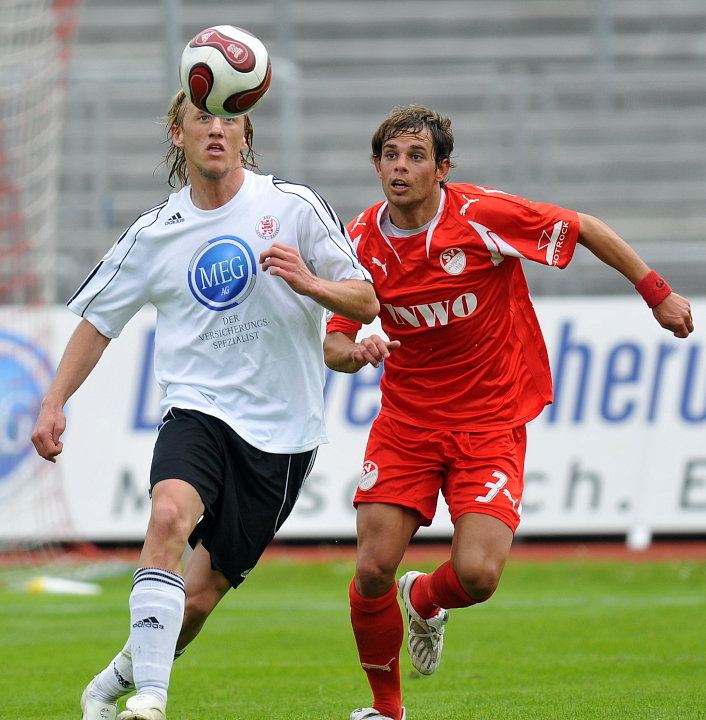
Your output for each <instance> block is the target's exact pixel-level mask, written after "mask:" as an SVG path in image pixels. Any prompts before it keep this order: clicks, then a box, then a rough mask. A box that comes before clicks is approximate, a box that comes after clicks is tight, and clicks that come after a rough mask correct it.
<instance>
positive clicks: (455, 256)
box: [439, 247, 466, 275]
mask: <svg viewBox="0 0 706 720" xmlns="http://www.w3.org/2000/svg"><path fill="white" fill-rule="evenodd" d="M439 262H440V263H441V267H442V268H443V269H444V270H446V272H447V273H448V274H449V275H460V274H461V273H462V272H463V271H464V270H465V268H466V253H464V252H463V250H461V248H458V247H452V248H446V250H444V251H443V252H442V253H441V254H440V255H439Z"/></svg>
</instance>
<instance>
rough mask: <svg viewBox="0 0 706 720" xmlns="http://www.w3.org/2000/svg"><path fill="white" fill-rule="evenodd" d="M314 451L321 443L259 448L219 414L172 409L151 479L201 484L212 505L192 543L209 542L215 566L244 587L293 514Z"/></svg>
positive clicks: (205, 498) (204, 498)
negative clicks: (285, 450) (303, 448)
mask: <svg viewBox="0 0 706 720" xmlns="http://www.w3.org/2000/svg"><path fill="white" fill-rule="evenodd" d="M315 458H316V449H314V450H309V451H307V452H302V453H294V454H275V453H268V452H265V451H264V450H258V449H257V448H255V447H253V446H252V445H250V444H249V443H247V442H245V440H243V439H242V438H241V437H240V436H239V435H238V434H237V433H235V432H234V431H233V429H232V428H230V427H229V426H228V425H227V424H226V423H224V422H223V421H222V420H219V419H218V418H215V417H212V416H210V415H206V414H205V413H201V412H198V411H196V410H182V409H179V408H173V409H172V410H170V411H169V412H168V413H167V415H166V416H165V418H164V424H163V425H162V426H161V428H160V430H159V435H158V436H157V441H156V443H155V446H154V454H153V457H152V468H151V471H150V486H151V487H154V486H155V485H156V484H157V483H158V482H159V481H160V480H166V479H169V478H177V479H179V480H184V481H185V482H188V483H189V484H190V485H192V486H193V487H194V488H195V489H196V491H197V492H198V494H199V495H200V497H201V501H202V502H203V504H204V507H205V508H206V509H205V511H204V515H203V518H202V519H201V520H200V521H199V523H198V524H197V525H196V528H195V529H194V531H193V533H192V534H191V537H190V538H189V544H190V545H191V546H192V547H195V546H196V544H197V543H198V542H199V541H201V542H203V546H204V548H206V550H208V552H209V553H210V555H211V567H212V568H213V569H214V570H217V571H218V572H221V573H223V575H225V577H226V578H228V580H229V581H230V583H231V584H232V585H233V587H237V586H238V585H240V583H241V582H243V580H245V578H246V576H247V574H248V573H249V572H250V570H252V568H253V567H255V564H256V563H257V561H258V560H259V559H260V556H261V555H262V553H263V552H264V551H265V548H266V547H267V546H268V545H269V543H270V542H271V540H272V538H274V536H275V533H276V532H277V530H279V528H280V526H281V525H282V523H283V522H284V521H285V520H286V519H287V518H288V517H289V514H290V513H291V511H292V508H293V507H294V503H295V502H296V499H297V497H298V495H299V492H300V490H301V486H302V484H303V483H304V480H305V479H306V477H307V475H308V474H309V472H310V471H311V468H312V466H313V464H314V459H315Z"/></svg>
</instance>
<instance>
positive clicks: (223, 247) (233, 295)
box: [189, 235, 257, 310]
mask: <svg viewBox="0 0 706 720" xmlns="http://www.w3.org/2000/svg"><path fill="white" fill-rule="evenodd" d="M256 274H257V266H256V265H255V257H254V256H253V254H252V250H251V249H250V247H249V246H248V245H247V243H245V242H244V241H243V240H241V239H240V238H237V237H233V236H232V235H221V236H220V237H217V238H213V240H209V241H208V242H206V243H204V244H203V245H202V246H201V247H200V248H199V249H198V250H197V251H196V252H195V253H194V256H193V257H192V258H191V262H190V263H189V288H190V289H191V292H192V294H193V296H194V297H195V298H196V299H197V300H198V301H199V302H200V303H201V304H202V305H205V306H206V307H207V308H209V310H228V309H229V308H232V307H235V306H236V305H240V303H242V302H243V300H245V298H246V297H247V296H248V295H250V293H251V292H252V289H253V287H255V276H256Z"/></svg>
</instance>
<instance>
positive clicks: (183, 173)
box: [162, 90, 257, 189]
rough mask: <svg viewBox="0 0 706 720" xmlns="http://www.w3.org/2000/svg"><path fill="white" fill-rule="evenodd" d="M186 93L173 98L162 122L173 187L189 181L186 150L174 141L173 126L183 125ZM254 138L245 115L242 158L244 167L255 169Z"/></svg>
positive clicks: (181, 185)
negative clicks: (245, 146) (165, 135)
mask: <svg viewBox="0 0 706 720" xmlns="http://www.w3.org/2000/svg"><path fill="white" fill-rule="evenodd" d="M185 100H186V95H185V94H184V91H183V90H179V92H178V93H177V94H176V95H175V96H174V97H173V98H172V102H171V104H170V106H169V110H168V111H167V114H166V115H165V116H164V118H163V120H162V122H163V123H164V127H165V130H166V131H167V143H168V144H169V149H168V150H167V152H166V154H165V155H164V164H165V165H166V166H167V169H168V170H169V178H168V180H167V181H168V182H169V186H170V187H173V188H175V189H176V188H179V187H184V185H188V183H189V173H188V171H187V169H186V158H185V157H184V151H183V149H182V148H179V147H177V146H176V145H175V144H174V143H173V142H172V127H173V126H174V125H176V126H178V127H181V124H182V123H183V122H184V112H185V110H186V104H185V103H184V101H185ZM252 140H253V126H252V123H251V122H250V117H249V116H248V115H246V116H245V144H246V145H247V149H246V150H243V151H241V153H240V159H241V161H242V163H243V166H244V167H247V168H251V169H255V168H257V163H256V162H255V151H254V150H253V148H252Z"/></svg>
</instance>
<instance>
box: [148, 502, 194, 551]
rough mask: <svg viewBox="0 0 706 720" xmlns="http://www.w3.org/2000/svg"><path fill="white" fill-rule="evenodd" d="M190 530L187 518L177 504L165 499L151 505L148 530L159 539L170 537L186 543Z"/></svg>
mask: <svg viewBox="0 0 706 720" xmlns="http://www.w3.org/2000/svg"><path fill="white" fill-rule="evenodd" d="M192 529H193V528H192V527H191V523H190V519H189V517H188V516H187V515H186V513H184V512H183V511H182V509H181V508H180V507H179V505H178V503H176V502H172V501H171V500H169V499H165V500H161V501H160V502H159V503H158V504H153V505H152V512H151V515H150V530H152V532H154V533H156V534H158V535H159V536H160V537H163V538H165V537H171V538H174V539H178V540H183V541H184V542H186V539H187V538H188V537H189V534H190V533H191V530H192Z"/></svg>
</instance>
